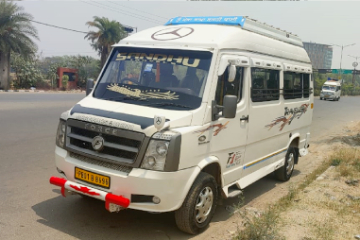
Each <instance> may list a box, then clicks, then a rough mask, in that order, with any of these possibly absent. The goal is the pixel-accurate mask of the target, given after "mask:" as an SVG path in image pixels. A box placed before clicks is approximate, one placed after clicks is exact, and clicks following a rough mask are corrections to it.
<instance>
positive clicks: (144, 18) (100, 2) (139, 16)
mask: <svg viewBox="0 0 360 240" xmlns="http://www.w3.org/2000/svg"><path fill="white" fill-rule="evenodd" d="M89 2H95V3H97V4H100V5H101V4H103V5H104V6H106V7H107V8H109V9H113V8H114V7H113V6H110V5H107V4H105V3H104V2H105V1H90V0H89ZM106 2H109V1H106ZM116 11H121V13H123V14H128V15H129V13H130V15H129V16H132V17H135V18H139V19H140V18H141V19H143V20H146V21H149V20H151V21H155V22H157V23H162V21H159V20H157V19H153V18H150V17H146V16H142V15H140V14H137V13H134V12H129V11H127V10H125V12H123V10H122V9H118V8H116ZM131 14H132V15H131ZM134 15H135V16H134Z"/></svg>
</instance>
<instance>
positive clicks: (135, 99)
mask: <svg viewBox="0 0 360 240" xmlns="http://www.w3.org/2000/svg"><path fill="white" fill-rule="evenodd" d="M104 100H114V101H120V100H125V101H126V100H133V101H145V102H148V101H149V100H147V99H145V98H138V97H129V96H127V97H112V98H104Z"/></svg>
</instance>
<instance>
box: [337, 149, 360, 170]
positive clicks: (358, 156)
mask: <svg viewBox="0 0 360 240" xmlns="http://www.w3.org/2000/svg"><path fill="white" fill-rule="evenodd" d="M332 159H333V162H334V161H335V162H336V160H340V161H339V164H338V165H337V166H338V172H339V174H340V176H342V177H354V176H355V175H356V174H358V173H359V172H360V151H359V149H357V148H343V149H341V150H339V151H337V152H335V153H334V154H333V155H332Z"/></svg>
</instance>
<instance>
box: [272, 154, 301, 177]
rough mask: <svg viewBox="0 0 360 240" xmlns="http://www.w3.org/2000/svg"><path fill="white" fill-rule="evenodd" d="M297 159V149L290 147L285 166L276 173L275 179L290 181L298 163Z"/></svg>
mask: <svg viewBox="0 0 360 240" xmlns="http://www.w3.org/2000/svg"><path fill="white" fill-rule="evenodd" d="M297 158H298V154H297V149H296V148H294V147H289V149H288V151H287V153H286V155H285V164H284V166H282V167H281V168H279V169H277V170H276V171H275V177H276V178H277V179H278V180H280V181H283V182H286V181H288V180H289V179H290V177H291V175H292V173H293V171H294V166H295V163H296V162H297Z"/></svg>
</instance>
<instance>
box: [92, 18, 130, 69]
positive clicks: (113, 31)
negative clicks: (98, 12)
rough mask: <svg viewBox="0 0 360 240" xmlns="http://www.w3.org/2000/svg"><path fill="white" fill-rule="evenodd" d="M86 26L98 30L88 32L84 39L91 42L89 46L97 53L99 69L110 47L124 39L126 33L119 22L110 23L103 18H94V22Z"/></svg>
mask: <svg viewBox="0 0 360 240" xmlns="http://www.w3.org/2000/svg"><path fill="white" fill-rule="evenodd" d="M86 25H88V26H89V27H95V28H97V29H98V30H97V31H89V32H88V34H86V36H85V38H87V39H89V40H91V46H92V47H93V48H94V49H95V50H96V51H97V52H98V53H99V55H100V62H101V67H103V66H104V64H105V61H106V59H107V57H108V56H109V53H110V50H111V45H113V44H115V43H117V42H119V41H120V40H121V39H123V38H125V37H126V36H127V33H126V31H125V30H124V28H123V27H122V25H121V24H120V23H119V22H117V21H114V20H113V21H110V20H109V19H108V18H105V17H102V18H100V17H97V16H95V17H94V21H89V22H87V23H86Z"/></svg>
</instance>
